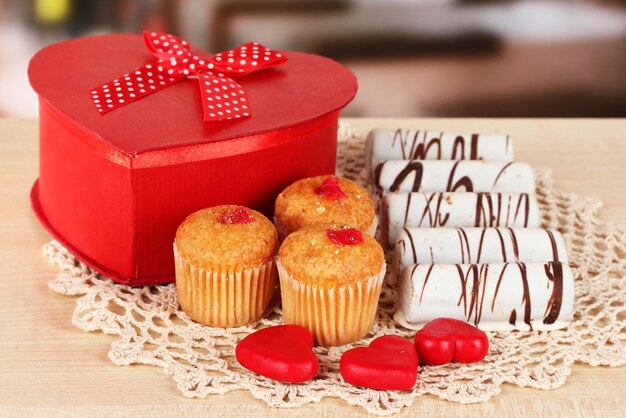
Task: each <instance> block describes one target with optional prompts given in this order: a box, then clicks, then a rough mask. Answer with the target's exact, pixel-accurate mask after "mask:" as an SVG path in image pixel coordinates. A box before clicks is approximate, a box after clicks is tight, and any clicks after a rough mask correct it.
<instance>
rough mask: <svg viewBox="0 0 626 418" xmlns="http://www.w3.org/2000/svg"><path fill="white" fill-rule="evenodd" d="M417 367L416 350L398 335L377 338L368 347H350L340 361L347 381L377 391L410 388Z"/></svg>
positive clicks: (342, 372)
mask: <svg viewBox="0 0 626 418" xmlns="http://www.w3.org/2000/svg"><path fill="white" fill-rule="evenodd" d="M417 366H418V359H417V353H416V352H415V347H413V344H411V342H410V341H408V340H406V339H404V338H402V337H399V336H397V335H385V336H383V337H379V338H376V339H375V340H374V341H372V342H371V343H370V345H369V346H368V347H356V348H352V349H350V350H348V351H346V352H345V353H343V356H341V360H340V361H339V371H340V372H341V376H342V377H343V379H344V380H345V381H346V382H348V383H350V384H352V385H355V386H364V387H368V388H371V389H379V390H410V389H412V388H413V386H414V385H415V381H416V380H417Z"/></svg>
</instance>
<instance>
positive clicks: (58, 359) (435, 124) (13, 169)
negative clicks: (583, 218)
mask: <svg viewBox="0 0 626 418" xmlns="http://www.w3.org/2000/svg"><path fill="white" fill-rule="evenodd" d="M347 121H348V122H350V123H351V124H352V125H353V126H354V127H355V128H356V129H358V130H362V131H365V130H367V129H369V128H370V127H373V126H383V125H388V126H399V125H402V126H417V127H422V128H431V129H442V130H454V131H483V132H489V131H499V132H506V133H510V134H511V135H512V136H513V138H514V144H515V148H516V158H517V159H518V160H522V161H527V162H529V163H531V164H533V165H535V166H545V167H552V168H553V169H554V176H555V178H556V185H557V187H558V188H559V189H561V190H565V191H570V192H576V193H579V194H583V195H589V196H596V197H599V198H601V199H602V200H603V201H604V202H605V207H604V208H603V209H602V210H601V217H602V218H603V219H607V220H611V219H615V220H620V219H626V197H625V195H626V120H580V119H576V120H554V119H530V120H520V119H515V120H511V119H414V120H410V119H405V120H395V121H393V120H388V119H387V120H374V119H347ZM0 147H1V148H0V149H1V153H0V188H1V191H2V194H1V195H0V196H1V200H0V233H1V237H2V238H1V239H0V261H1V262H0V280H2V284H3V285H4V286H3V288H2V290H1V291H0V317H1V318H2V320H1V322H0V416H7V417H13V416H22V415H36V416H46V417H48V416H71V415H76V416H107V417H109V416H139V415H140V416H168V417H177V416H195V415H203V416H220V415H235V414H237V415H238V416H240V417H259V416H266V415H278V416H290V417H291V416H307V417H317V416H333V417H337V416H348V415H350V416H363V415H366V414H365V411H364V410H363V409H361V408H358V407H351V406H348V405H347V404H345V403H344V402H343V401H341V400H336V399H325V400H323V401H322V402H320V403H318V404H309V405H307V406H304V407H301V408H298V409H282V410H279V409H273V408H270V407H268V406H267V405H266V404H265V403H264V402H262V401H259V400H256V399H254V398H253V397H252V396H251V395H249V394H248V393H247V392H244V391H239V392H231V393H228V394H226V395H219V396H212V397H208V398H205V399H187V398H185V397H183V396H182V395H181V394H180V392H178V390H177V389H176V387H175V384H174V381H173V379H171V378H170V377H168V376H167V375H165V374H164V373H163V371H162V370H161V369H159V368H156V367H150V366H130V367H120V366H115V365H113V364H112V363H111V362H110V361H109V359H108V358H107V352H108V350H109V346H110V344H111V341H112V337H110V336H106V335H103V334H100V333H91V334H89V333H86V332H84V331H82V330H80V329H78V328H76V327H74V326H73V325H72V323H71V317H72V311H73V310H74V306H75V300H74V299H73V298H71V297H67V296H61V295H57V294H55V293H53V292H52V291H50V290H49V289H48V288H47V285H46V284H47V282H48V281H49V280H51V279H52V278H53V277H54V276H55V275H56V274H57V269H56V268H55V267H53V266H52V265H50V264H49V263H48V262H47V260H46V258H45V257H44V255H43V253H42V250H41V248H42V245H43V244H45V243H46V242H48V241H49V240H50V236H49V235H48V234H47V233H46V232H45V231H44V230H43V228H42V227H41V226H40V225H39V223H38V222H37V220H36V219H35V217H34V215H33V214H32V212H31V210H30V203H29V200H28V193H29V190H30V187H31V185H32V183H33V181H34V180H35V178H36V177H37V172H38V163H37V155H38V154H37V153H38V152H37V148H38V146H37V122H36V121H34V120H13V119H0ZM625 372H626V369H624V368H616V369H611V368H607V367H593V368H592V367H587V366H580V365H578V366H574V367H573V370H572V375H571V376H570V377H569V378H568V380H567V382H566V383H565V385H564V386H562V387H561V388H559V389H557V390H553V391H545V392H544V391H540V390H534V389H524V388H517V387H513V386H510V385H505V386H503V388H502V393H501V394H500V395H498V396H496V397H495V398H493V399H492V400H490V401H488V402H485V403H481V404H475V405H460V404H455V403H451V402H446V401H441V400H439V399H436V398H434V397H430V396H425V397H421V398H417V399H416V400H415V403H414V405H413V406H412V407H410V408H405V409H404V410H403V411H402V412H401V413H400V414H399V415H400V416H417V415H424V416H429V417H434V416H446V417H455V416H466V415H472V416H474V415H485V416H487V415H489V416H497V417H503V416H538V415H541V414H546V415H551V416H552V415H555V414H562V415H564V416H581V417H588V416H592V415H595V416H609V417H616V416H624V414H625V412H624V406H623V405H622V403H623V402H624V401H626V373H625Z"/></svg>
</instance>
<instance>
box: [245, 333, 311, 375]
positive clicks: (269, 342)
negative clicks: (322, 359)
mask: <svg viewBox="0 0 626 418" xmlns="http://www.w3.org/2000/svg"><path fill="white" fill-rule="evenodd" d="M312 349H313V336H312V335H311V331H309V330H308V329H307V328H304V327H301V326H299V325H278V326H275V327H269V328H263V329H261V330H259V331H256V332H254V333H252V334H250V335H248V336H247V337H245V338H244V339H243V340H241V341H240V342H239V344H237V348H236V349H235V356H236V357H237V361H238V362H239V363H240V364H241V365H242V366H243V367H245V368H246V369H248V370H250V371H253V372H255V373H258V374H260V375H263V376H266V377H269V378H271V379H275V380H280V381H281V382H292V383H297V382H304V381H306V380H309V379H312V378H313V377H315V375H316V374H317V357H315V354H314V353H313V350H312Z"/></svg>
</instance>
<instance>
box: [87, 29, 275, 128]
mask: <svg viewBox="0 0 626 418" xmlns="http://www.w3.org/2000/svg"><path fill="white" fill-rule="evenodd" d="M143 37H144V41H145V42H146V47H147V48H148V50H149V51H150V52H151V53H152V54H153V55H154V56H155V57H156V58H157V60H156V61H153V62H151V63H149V64H146V65H144V66H143V67H140V68H137V69H136V70H134V71H131V72H129V73H127V74H124V75H123V76H121V77H119V78H116V79H114V80H111V81H109V82H108V83H105V84H103V85H101V86H99V87H98V88H96V89H94V90H92V91H91V98H92V100H93V102H94V104H95V105H96V109H98V111H99V112H100V114H105V113H108V112H110V111H112V110H115V109H117V108H120V107H122V106H125V105H127V104H128V103H131V102H134V101H135V100H139V99H141V98H143V97H145V96H147V95H149V94H152V93H155V92H157V91H159V90H161V89H164V88H166V87H168V86H170V85H172V84H174V83H176V82H178V81H180V80H182V79H183V78H185V77H197V78H198V83H199V87H200V96H201V98H202V109H203V110H204V120H205V121H206V122H210V121H221V120H229V119H239V118H246V117H248V116H250V110H249V104H248V98H247V97H246V93H245V92H244V90H243V88H242V87H241V86H240V85H239V83H237V82H236V81H235V80H234V79H233V78H232V77H237V76H243V75H246V74H250V73H253V72H255V71H259V70H263V69H265V68H268V67H273V66H275V65H279V64H282V63H284V62H286V61H287V59H286V58H285V57H284V56H283V55H282V54H279V53H277V52H275V51H272V50H271V49H268V48H266V47H264V46H263V45H260V44H258V43H256V42H250V43H247V44H245V45H242V46H240V47H238V48H235V49H232V50H230V51H225V52H221V53H219V54H216V55H213V56H212V57H211V58H210V59H202V58H199V57H197V56H195V55H193V54H192V53H191V52H190V46H189V43H188V42H186V41H184V40H182V39H180V38H177V37H176V36H174V35H170V34H167V33H157V32H144V34H143Z"/></svg>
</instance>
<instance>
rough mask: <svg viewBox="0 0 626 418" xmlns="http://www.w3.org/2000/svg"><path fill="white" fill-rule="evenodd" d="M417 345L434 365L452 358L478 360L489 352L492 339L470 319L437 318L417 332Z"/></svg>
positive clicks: (419, 350) (422, 357) (459, 360)
mask: <svg viewBox="0 0 626 418" xmlns="http://www.w3.org/2000/svg"><path fill="white" fill-rule="evenodd" d="M415 348H416V349H417V354H418V355H419V358H420V359H421V360H422V361H423V362H424V363H427V364H431V365H433V366H438V365H441V364H446V363H449V362H451V361H455V362H457V363H475V362H477V361H481V360H482V359H484V358H485V356H486V355H487V352H488V351H489V340H488V339H487V335H486V334H485V333H484V332H482V331H481V330H479V329H478V328H476V327H475V326H473V325H470V324H468V323H467V322H463V321H459V320H458V319H452V318H437V319H435V320H433V321H430V322H429V323H428V324H426V325H425V326H424V328H422V329H421V330H419V331H418V332H417V334H415Z"/></svg>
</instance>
